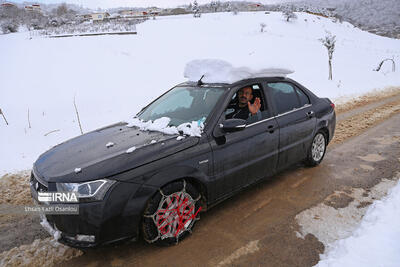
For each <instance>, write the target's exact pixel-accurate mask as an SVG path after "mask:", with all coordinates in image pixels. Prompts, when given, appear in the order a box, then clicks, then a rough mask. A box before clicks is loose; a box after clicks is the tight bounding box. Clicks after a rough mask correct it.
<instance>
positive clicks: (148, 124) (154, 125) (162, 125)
mask: <svg viewBox="0 0 400 267" xmlns="http://www.w3.org/2000/svg"><path fill="white" fill-rule="evenodd" d="M170 121H171V119H170V118H168V117H162V118H159V119H156V120H154V121H143V120H141V119H138V118H133V120H132V121H130V122H129V123H128V125H127V127H138V128H139V129H140V130H141V131H157V132H162V133H165V134H170V135H174V134H179V132H182V133H183V134H185V135H189V136H198V137H200V136H201V133H202V132H203V128H204V124H203V122H202V121H201V120H199V121H192V122H190V123H189V122H186V123H182V124H180V125H179V126H178V127H175V126H168V124H169V122H170Z"/></svg>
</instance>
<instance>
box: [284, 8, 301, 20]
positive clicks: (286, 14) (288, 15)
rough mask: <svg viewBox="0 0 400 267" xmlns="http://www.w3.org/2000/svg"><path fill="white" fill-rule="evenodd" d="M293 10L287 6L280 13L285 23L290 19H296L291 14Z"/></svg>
mask: <svg viewBox="0 0 400 267" xmlns="http://www.w3.org/2000/svg"><path fill="white" fill-rule="evenodd" d="M293 9H294V8H293V7H291V6H287V7H286V8H284V10H283V11H282V15H283V17H284V18H285V19H286V21H289V20H290V19H297V15H296V14H295V13H294V12H293Z"/></svg>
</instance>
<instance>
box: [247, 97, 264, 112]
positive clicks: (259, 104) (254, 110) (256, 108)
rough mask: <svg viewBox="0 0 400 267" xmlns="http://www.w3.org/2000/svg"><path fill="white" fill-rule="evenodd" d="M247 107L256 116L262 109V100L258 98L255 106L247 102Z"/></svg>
mask: <svg viewBox="0 0 400 267" xmlns="http://www.w3.org/2000/svg"><path fill="white" fill-rule="evenodd" d="M247 106H248V107H249V111H250V113H251V114H252V115H255V114H256V113H257V112H258V111H259V110H260V107H261V101H260V98H258V97H256V100H254V103H253V104H250V102H247Z"/></svg>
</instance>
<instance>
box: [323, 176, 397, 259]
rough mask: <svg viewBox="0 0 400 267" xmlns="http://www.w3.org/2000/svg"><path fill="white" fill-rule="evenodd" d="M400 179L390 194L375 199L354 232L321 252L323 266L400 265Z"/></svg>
mask: <svg viewBox="0 0 400 267" xmlns="http://www.w3.org/2000/svg"><path fill="white" fill-rule="evenodd" d="M399 240H400V182H398V183H397V185H396V186H395V187H393V188H392V189H391V190H390V191H389V194H388V196H387V197H385V198H383V199H382V200H378V201H375V202H374V203H373V204H372V205H371V206H370V207H369V209H368V210H367V212H366V214H365V216H364V217H363V219H362V221H361V224H360V226H359V227H358V229H357V230H356V231H354V233H353V234H352V235H351V236H349V237H347V238H345V239H342V240H338V241H335V242H334V243H333V244H332V246H331V247H330V249H329V250H328V251H327V252H325V254H323V255H321V256H320V257H321V261H320V262H319V263H318V264H317V265H316V266H319V267H322V266H342V267H345V266H349V267H350V266H351V267H357V266H360V267H361V266H385V267H389V266H393V267H395V266H399V263H400V242H399Z"/></svg>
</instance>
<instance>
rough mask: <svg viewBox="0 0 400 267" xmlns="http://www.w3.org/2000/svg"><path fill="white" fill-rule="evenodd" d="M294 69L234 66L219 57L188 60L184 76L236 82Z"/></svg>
mask: <svg viewBox="0 0 400 267" xmlns="http://www.w3.org/2000/svg"><path fill="white" fill-rule="evenodd" d="M293 72H294V71H293V70H290V69H288V68H282V67H276V66H272V67H268V68H265V67H264V68H258V69H252V68H249V67H234V66H233V65H232V64H231V63H229V62H226V61H223V60H219V59H196V60H192V61H190V62H188V63H187V64H186V67H185V70H184V73H183V75H184V77H185V78H187V79H188V80H189V81H193V82H197V81H198V80H200V78H201V77H202V76H203V75H204V77H203V79H202V81H203V82H205V83H234V82H237V81H240V80H243V79H249V78H255V77H277V76H278V77H285V76H286V75H288V74H291V73H293Z"/></svg>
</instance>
